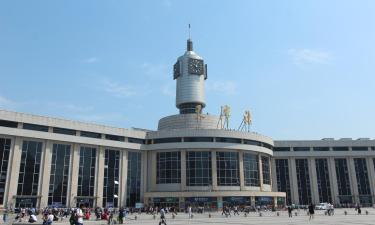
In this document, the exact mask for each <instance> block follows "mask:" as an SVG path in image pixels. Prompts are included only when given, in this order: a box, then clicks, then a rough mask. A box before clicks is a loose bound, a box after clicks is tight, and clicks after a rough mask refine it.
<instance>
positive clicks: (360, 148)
mask: <svg viewBox="0 0 375 225" xmlns="http://www.w3.org/2000/svg"><path fill="white" fill-rule="evenodd" d="M331 148H332V151H349V147H348V146H340V147H331ZM351 149H352V151H368V150H370V149H371V150H373V151H375V146H369V147H367V146H353V147H351ZM292 150H293V151H294V152H304V151H311V150H312V151H318V152H324V151H330V147H312V148H310V147H274V148H273V151H275V152H289V151H292Z"/></svg>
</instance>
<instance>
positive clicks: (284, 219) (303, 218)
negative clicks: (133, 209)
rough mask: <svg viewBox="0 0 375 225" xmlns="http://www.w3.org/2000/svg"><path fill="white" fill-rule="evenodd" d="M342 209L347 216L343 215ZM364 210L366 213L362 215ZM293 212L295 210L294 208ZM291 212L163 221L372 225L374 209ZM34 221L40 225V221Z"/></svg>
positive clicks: (88, 224) (99, 224)
mask: <svg viewBox="0 0 375 225" xmlns="http://www.w3.org/2000/svg"><path fill="white" fill-rule="evenodd" d="M345 211H346V212H347V215H345ZM366 211H368V215H366ZM295 212H297V211H295ZM295 212H293V217H292V218H289V217H288V215H287V212H285V211H282V212H279V216H277V213H276V212H263V213H262V216H259V214H258V213H254V212H252V213H250V214H248V216H246V217H245V215H244V214H243V213H241V214H240V216H233V215H232V216H231V217H228V218H226V217H225V216H222V215H221V213H216V212H215V213H212V214H211V218H209V214H208V213H204V214H194V217H193V218H192V219H188V215H187V214H185V213H179V214H178V215H177V216H176V217H175V218H174V219H173V218H172V215H171V214H167V224H168V225H182V224H194V225H200V224H216V225H220V224H230V225H242V224H262V225H268V224H269V225H276V224H277V225H280V224H287V225H299V224H321V225H336V224H337V225H346V224H350V225H357V224H358V225H359V224H361V225H362V224H364V225H370V224H371V225H372V224H375V209H373V208H363V209H362V215H357V214H356V211H355V210H354V209H336V210H335V215H334V216H326V215H324V211H316V215H315V217H314V219H312V220H311V221H309V217H308V216H307V214H306V212H305V211H303V210H300V211H299V212H297V214H298V215H297V216H295ZM135 216H136V217H137V219H135ZM10 222H11V221H8V223H7V224H11V223H10ZM13 224H19V225H20V224H25V223H19V222H16V223H13ZM37 224H41V220H39V221H38V223H37ZM53 224H54V225H68V224H69V221H68V220H67V219H66V220H64V221H59V222H54V223H53ZM106 224H107V222H106V221H95V220H90V221H84V225H106ZM125 224H142V225H151V224H159V216H157V217H156V218H155V219H154V218H153V216H152V215H146V214H132V215H129V216H128V218H127V219H126V221H125Z"/></svg>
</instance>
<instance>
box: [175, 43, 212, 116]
mask: <svg viewBox="0 0 375 225" xmlns="http://www.w3.org/2000/svg"><path fill="white" fill-rule="evenodd" d="M173 79H175V80H176V82H177V85H176V107H177V108H178V109H179V110H180V114H187V113H196V112H197V110H200V111H201V110H202V109H203V108H204V107H205V106H206V103H205V97H204V80H206V79H207V64H204V61H203V59H202V57H200V56H199V55H198V54H196V53H195V52H194V51H193V42H192V41H191V39H188V40H187V49H186V52H185V54H184V55H183V56H180V57H179V58H178V59H177V62H176V63H175V64H174V67H173Z"/></svg>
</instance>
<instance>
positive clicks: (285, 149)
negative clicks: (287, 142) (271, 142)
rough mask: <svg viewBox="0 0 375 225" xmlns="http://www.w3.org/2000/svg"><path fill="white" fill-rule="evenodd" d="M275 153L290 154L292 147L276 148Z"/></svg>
mask: <svg viewBox="0 0 375 225" xmlns="http://www.w3.org/2000/svg"><path fill="white" fill-rule="evenodd" d="M273 151H274V152H289V151H290V147H274V148H273Z"/></svg>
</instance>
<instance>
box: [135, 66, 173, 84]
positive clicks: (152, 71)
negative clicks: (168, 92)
mask: <svg viewBox="0 0 375 225" xmlns="http://www.w3.org/2000/svg"><path fill="white" fill-rule="evenodd" d="M141 68H142V72H143V73H144V74H145V75H147V76H149V77H152V78H156V79H157V80H165V78H171V77H172V72H173V71H172V67H169V66H167V65H165V64H154V63H148V62H145V63H143V64H142V65H141ZM168 68H170V70H168ZM168 74H170V76H168Z"/></svg>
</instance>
